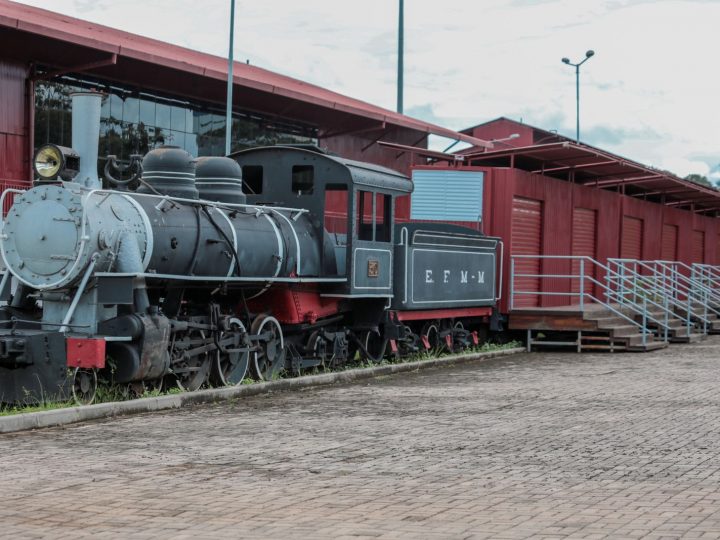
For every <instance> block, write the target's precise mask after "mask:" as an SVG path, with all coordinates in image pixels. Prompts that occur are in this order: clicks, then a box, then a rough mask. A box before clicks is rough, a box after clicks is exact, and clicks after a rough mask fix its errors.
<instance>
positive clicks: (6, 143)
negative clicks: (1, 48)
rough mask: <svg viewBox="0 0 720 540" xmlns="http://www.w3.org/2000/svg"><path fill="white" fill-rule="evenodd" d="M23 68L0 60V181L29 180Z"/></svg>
mask: <svg viewBox="0 0 720 540" xmlns="http://www.w3.org/2000/svg"><path fill="white" fill-rule="evenodd" d="M26 88H27V83H26V68H25V66H24V65H22V64H18V63H13V62H12V61H9V60H2V59H0V180H16V181H17V180H27V179H28V178H29V174H30V171H29V165H30V155H29V154H30V150H29V147H28V132H29V130H28V129H27V120H28V110H27V107H26V98H25V95H26V91H27V90H26Z"/></svg>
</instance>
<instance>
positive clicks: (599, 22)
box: [23, 0, 720, 174]
mask: <svg viewBox="0 0 720 540" xmlns="http://www.w3.org/2000/svg"><path fill="white" fill-rule="evenodd" d="M23 3H27V4H32V5H36V6H39V7H45V6H46V5H47V4H48V2H47V1H46V0H26V1H24V2H23ZM52 9H54V10H56V11H60V12H63V13H67V14H68V15H71V16H78V17H81V18H85V19H88V20H92V21H94V22H98V23H101V24H106V25H109V26H114V27H117V28H121V29H123V30H127V31H130V32H135V33H140V34H143V35H147V36H151V37H155V38H157V39H161V40H164V41H169V42H172V43H177V44H179V45H183V46H186V47H190V48H194V49H199V50H202V51H205V52H210V53H213V54H218V55H225V54H226V53H227V18H228V13H229V1H228V0H204V1H203V2H197V1H190V0H172V1H171V0H142V1H140V0H126V1H123V2H105V1H103V2H90V1H87V0H83V1H80V0H54V1H53V2H52ZM405 11H406V29H405V39H406V57H405V66H406V72H405V83H406V87H405V109H406V110H413V111H416V112H417V114H419V115H420V116H421V117H424V118H426V119H428V120H432V121H436V122H440V123H442V124H444V125H446V126H448V127H451V128H455V129H461V128H464V127H468V126H470V125H473V124H477V123H479V122H482V121H486V120H489V119H492V118H495V117H497V116H508V117H511V118H515V119H520V118H522V119H523V120H524V121H525V122H526V123H530V124H534V125H537V126H538V127H542V128H545V129H557V130H559V131H560V132H561V133H563V134H566V135H570V136H573V135H574V131H575V73H574V70H573V69H572V68H570V67H568V66H566V65H563V64H562V63H561V62H560V59H561V58H562V57H563V56H568V57H570V58H571V60H573V61H577V60H579V59H581V58H582V57H583V56H584V53H585V51H586V50H587V49H594V50H595V51H596V55H595V57H593V58H592V59H591V60H589V61H588V62H587V63H586V64H585V65H583V66H582V68H581V88H580V93H581V138H584V139H585V137H582V134H587V137H589V138H587V139H585V140H587V142H589V143H591V144H597V145H599V146H601V147H603V148H606V149H608V150H610V151H613V152H617V153H620V154H622V155H625V156H627V157H629V158H632V159H635V160H637V161H641V162H644V163H647V164H652V165H655V166H661V167H665V166H666V165H667V168H669V169H671V170H673V171H674V172H676V173H677V174H683V172H684V171H685V170H687V167H688V166H689V165H690V164H693V163H694V165H693V166H697V167H699V166H700V163H704V164H705V165H706V166H707V167H708V170H709V169H710V168H714V167H715V166H716V165H718V164H720V107H717V106H716V100H717V96H718V95H720V77H718V76H717V75H716V74H715V71H716V70H715V65H716V59H715V51H716V50H717V37H716V36H717V21H719V20H720V2H705V1H702V0H654V1H645V0H613V1H610V0H605V1H592V2H591V1H586V0H538V1H520V0H483V1H482V2H478V1H476V0H456V1H455V2H442V3H440V2H437V1H436V0H407V1H406V2H405ZM396 29H397V1H396V0H365V1H364V2H337V1H336V0H305V1H304V2H295V1H291V0H266V1H264V2H257V1H255V0H237V18H236V46H235V54H236V57H237V58H238V59H245V58H249V59H250V61H251V63H253V64H256V65H260V66H262V67H266V68H268V69H271V70H275V71H278V72H281V73H285V74H288V75H291V76H294V77H297V78H300V79H303V80H307V81H309V82H312V83H315V84H319V85H321V86H325V87H328V88H330V89H333V90H336V91H338V92H341V93H344V94H347V95H350V96H353V97H356V98H359V99H362V100H365V101H369V102H371V103H375V104H377V105H380V106H383V107H386V108H389V109H393V108H394V107H395V95H396V90H395V82H396V41H395V33H396ZM610 132H613V133H614V135H612V134H611V136H609V133H610ZM616 135H617V136H616ZM592 137H596V139H593V138H592ZM696 155H702V156H703V158H702V159H701V160H698V159H697V158H696V157H693V156H696ZM673 167H677V170H676V169H674V168H673ZM680 168H682V170H680Z"/></svg>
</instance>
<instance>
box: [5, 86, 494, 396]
mask: <svg viewBox="0 0 720 540" xmlns="http://www.w3.org/2000/svg"><path fill="white" fill-rule="evenodd" d="M100 101H101V96H100V95H99V94H96V93H92V92H85V93H79V94H75V95H74V96H73V143H72V144H73V148H72V149H67V148H65V149H63V148H60V147H53V146H52V145H51V146H50V147H44V148H41V149H40V150H39V151H38V153H37V154H36V156H37V157H36V163H35V165H36V171H37V172H38V173H39V175H40V181H38V182H37V183H36V185H35V187H33V188H32V189H30V190H28V191H26V192H20V191H17V190H8V191H6V192H5V193H3V196H2V197H3V200H2V201H0V203H4V200H5V198H6V197H8V196H9V194H10V193H14V202H13V205H12V207H11V208H10V210H9V212H8V215H7V217H6V219H5V220H4V222H3V229H2V234H1V235H0V250H1V252H2V258H3V262H4V265H5V267H6V271H5V272H4V274H3V277H2V281H0V299H2V300H3V301H4V302H6V305H5V306H4V307H2V308H0V403H29V402H37V401H40V400H43V399H49V398H56V397H59V398H63V397H67V396H70V395H73V396H75V398H76V399H77V400H78V401H82V402H88V401H91V400H92V399H93V397H94V394H95V390H96V388H97V385H98V380H100V381H107V382H108V383H111V384H116V385H121V386H122V387H123V388H131V389H132V390H134V391H141V390H142V388H144V387H145V386H155V387H156V386H159V385H161V384H167V383H168V382H172V383H174V384H175V383H176V384H177V385H179V386H180V387H181V388H183V389H185V390H196V389H198V388H200V387H201V386H203V385H206V384H218V385H226V384H238V383H240V382H241V381H242V380H243V378H244V377H245V376H246V373H247V372H248V370H249V371H250V372H251V373H252V375H253V376H254V377H255V378H258V379H269V378H272V377H274V376H276V374H278V373H279V372H280V371H282V370H290V371H293V372H300V371H301V370H303V369H307V368H310V367H315V366H329V365H338V364H342V363H344V362H347V361H350V360H353V359H355V358H356V356H357V355H360V356H363V357H365V358H368V359H370V360H374V361H378V360H380V359H382V357H383V356H384V355H386V354H391V353H392V354H402V353H408V352H414V351H417V350H421V349H423V348H430V347H441V346H444V347H446V348H449V349H456V348H459V347H464V346H468V345H470V344H472V343H473V342H474V343H477V342H478V332H477V330H479V329H481V328H483V326H482V324H483V322H487V321H488V320H489V318H490V316H491V315H492V313H493V310H494V306H495V304H496V296H497V290H496V283H495V270H496V264H497V261H496V251H497V248H498V245H499V241H498V240H497V239H495V238H490V237H486V236H483V235H481V234H480V233H478V232H477V231H474V230H471V229H466V228H463V227H457V226H452V225H447V224H436V223H424V224H417V223H414V224H396V223H395V222H394V221H395V220H394V203H395V199H396V198H397V197H399V196H404V195H407V194H409V193H410V192H411V191H412V183H411V182H410V180H409V179H408V178H407V177H406V176H404V175H402V174H400V173H398V172H396V171H392V170H390V169H386V168H383V167H379V166H376V165H372V164H367V163H361V162H356V161H351V160H347V159H342V158H340V157H337V156H333V155H329V154H326V153H324V152H322V151H320V150H319V149H317V148H313V149H309V148H297V147H295V148H293V147H270V148H259V149H252V150H247V151H243V152H239V153H236V154H234V155H233V156H231V157H232V159H231V158H229V157H209V158H199V159H195V158H193V157H192V156H190V155H189V154H188V153H187V152H185V151H184V150H182V149H180V148H176V147H161V148H158V149H155V150H152V151H150V152H149V153H148V154H147V155H146V156H144V158H142V161H141V160H140V157H139V156H134V157H133V158H132V160H131V164H130V167H129V169H130V170H129V174H130V177H129V178H126V179H124V180H123V179H120V178H119V176H120V174H121V171H119V169H120V168H119V166H118V165H117V162H116V160H115V159H114V158H113V157H112V156H108V159H107V166H106V167H105V174H104V176H105V180H106V184H108V185H109V186H110V187H109V188H103V187H102V184H101V181H100V179H99V178H98V176H97V171H96V163H97V142H98V138H99V107H100ZM338 208H342V209H343V211H342V212H338V211H337V209H338ZM428 276H435V279H432V278H428Z"/></svg>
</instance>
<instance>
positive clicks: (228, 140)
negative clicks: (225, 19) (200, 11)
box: [225, 0, 235, 156]
mask: <svg viewBox="0 0 720 540" xmlns="http://www.w3.org/2000/svg"><path fill="white" fill-rule="evenodd" d="M234 45H235V0H230V46H229V50H228V80H227V96H226V98H227V99H226V103H225V155H226V156H227V155H229V154H230V152H231V151H232V102H233V97H232V95H233V82H234V81H233V47H234Z"/></svg>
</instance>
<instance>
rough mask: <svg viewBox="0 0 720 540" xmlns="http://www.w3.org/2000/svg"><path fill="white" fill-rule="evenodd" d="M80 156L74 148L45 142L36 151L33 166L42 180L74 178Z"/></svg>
mask: <svg viewBox="0 0 720 540" xmlns="http://www.w3.org/2000/svg"><path fill="white" fill-rule="evenodd" d="M78 163H79V156H78V155H77V152H75V150H73V149H72V148H66V147H64V146H58V145H56V144H44V145H43V146H41V147H40V148H38V149H37V151H36V152H35V157H34V158H33V168H34V169H35V174H37V175H38V176H39V177H40V179H41V180H54V179H55V178H57V177H58V176H60V177H61V178H62V179H63V180H69V179H70V178H72V177H73V176H74V175H75V174H76V173H77V169H78Z"/></svg>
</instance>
